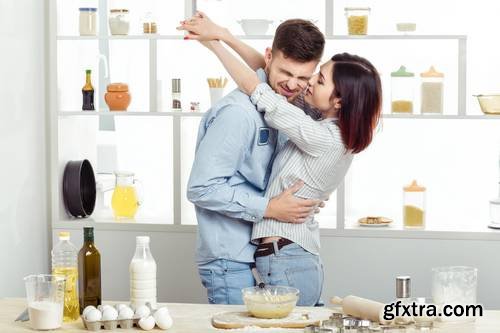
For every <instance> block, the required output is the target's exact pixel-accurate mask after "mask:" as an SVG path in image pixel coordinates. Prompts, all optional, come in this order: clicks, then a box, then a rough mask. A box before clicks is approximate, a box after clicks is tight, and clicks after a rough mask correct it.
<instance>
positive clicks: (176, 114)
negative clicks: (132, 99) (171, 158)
mask: <svg viewBox="0 0 500 333" xmlns="http://www.w3.org/2000/svg"><path fill="white" fill-rule="evenodd" d="M204 114H205V112H145V111H113V112H110V111H99V112H96V111H61V112H59V116H60V117H72V116H86V117H93V116H105V117H112V116H117V117H203V115H204ZM382 118H383V119H497V120H500V115H481V114H478V115H444V114H439V115H434V114H383V115H382Z"/></svg>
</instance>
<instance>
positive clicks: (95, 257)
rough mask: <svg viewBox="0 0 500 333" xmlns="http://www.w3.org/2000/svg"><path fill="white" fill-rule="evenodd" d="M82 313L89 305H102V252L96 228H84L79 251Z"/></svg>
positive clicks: (79, 284)
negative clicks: (95, 234) (95, 240)
mask: <svg viewBox="0 0 500 333" xmlns="http://www.w3.org/2000/svg"><path fill="white" fill-rule="evenodd" d="M78 289H79V298H80V313H81V312H82V311H83V309H85V307H86V306H88V305H93V306H95V307H97V306H98V305H101V254H100V253H99V251H98V250H97V248H96V246H95V244H94V228H91V227H85V228H83V246H82V248H81V249H80V252H79V253H78Z"/></svg>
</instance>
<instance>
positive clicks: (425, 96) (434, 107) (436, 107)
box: [420, 66, 444, 114]
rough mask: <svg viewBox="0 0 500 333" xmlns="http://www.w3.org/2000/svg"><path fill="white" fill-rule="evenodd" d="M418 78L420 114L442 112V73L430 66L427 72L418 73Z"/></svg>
mask: <svg viewBox="0 0 500 333" xmlns="http://www.w3.org/2000/svg"><path fill="white" fill-rule="evenodd" d="M420 78H421V84H420V92H421V95H420V96H421V112H422V114H442V113H443V86H444V85H443V82H444V74H443V73H440V72H438V71H436V69H435V68H434V66H431V68H430V69H429V70H428V71H427V72H424V73H421V74H420Z"/></svg>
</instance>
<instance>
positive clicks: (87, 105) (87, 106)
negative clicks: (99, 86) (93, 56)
mask: <svg viewBox="0 0 500 333" xmlns="http://www.w3.org/2000/svg"><path fill="white" fill-rule="evenodd" d="M90 74H91V70H90V69H87V70H86V71H85V85H84V86H83V88H82V95H83V105H82V110H84V111H87V110H95V108H94V87H93V86H92V82H91V80H90Z"/></svg>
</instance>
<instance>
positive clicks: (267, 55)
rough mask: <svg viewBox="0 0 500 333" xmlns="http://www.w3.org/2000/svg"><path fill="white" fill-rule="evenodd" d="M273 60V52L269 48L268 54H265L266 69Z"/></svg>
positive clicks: (267, 49)
mask: <svg viewBox="0 0 500 333" xmlns="http://www.w3.org/2000/svg"><path fill="white" fill-rule="evenodd" d="M272 59H273V51H272V49H271V48H270V47H267V48H266V52H265V53H264V62H265V63H266V67H267V66H269V64H270V63H271V60H272Z"/></svg>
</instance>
